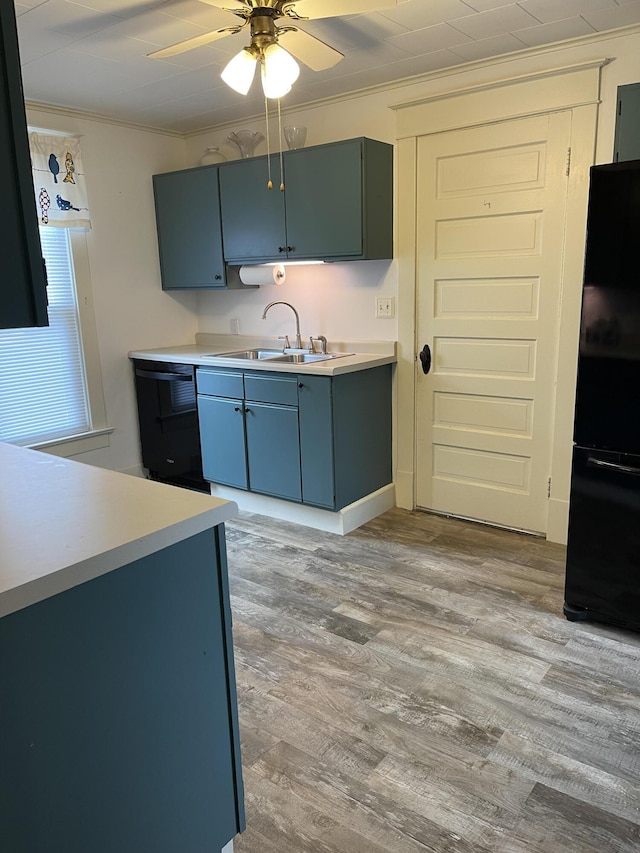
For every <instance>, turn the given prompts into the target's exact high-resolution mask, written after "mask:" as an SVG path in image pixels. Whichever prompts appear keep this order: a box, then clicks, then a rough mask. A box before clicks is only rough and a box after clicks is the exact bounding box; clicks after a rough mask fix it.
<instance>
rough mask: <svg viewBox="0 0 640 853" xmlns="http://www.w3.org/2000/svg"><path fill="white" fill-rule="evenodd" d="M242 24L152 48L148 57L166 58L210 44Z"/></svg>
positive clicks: (236, 29) (240, 27)
mask: <svg viewBox="0 0 640 853" xmlns="http://www.w3.org/2000/svg"><path fill="white" fill-rule="evenodd" d="M243 26H244V24H239V25H238V26H237V27H227V28H226V29H223V30H212V31H211V32H210V33H203V34H202V35H201V36H195V37H194V38H190V39H184V41H179V42H177V43H176V44H170V45H169V46H168V47H161V48H160V50H154V51H152V52H151V53H148V54H147V56H148V57H149V58H150V59H166V58H167V57H169V56H177V55H178V54H179V53H184V52H185V51H187V50H193V49H194V48H196V47H203V45H205V44H211V42H212V41H217V40H218V39H221V38H224V37H225V36H228V35H231V34H232V33H236V32H238V30H240V29H242V27H243Z"/></svg>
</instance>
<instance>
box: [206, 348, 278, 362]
mask: <svg viewBox="0 0 640 853" xmlns="http://www.w3.org/2000/svg"><path fill="white" fill-rule="evenodd" d="M281 355H282V350H281V349H245V350H240V351H239V352H212V353H209V354H208V355H205V356H203V358H246V359H252V360H253V359H263V358H277V357H278V356H281Z"/></svg>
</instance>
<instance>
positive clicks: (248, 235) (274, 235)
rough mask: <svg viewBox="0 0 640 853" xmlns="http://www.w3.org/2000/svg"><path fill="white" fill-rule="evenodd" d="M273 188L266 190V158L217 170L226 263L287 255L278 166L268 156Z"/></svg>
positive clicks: (273, 158) (277, 162)
mask: <svg viewBox="0 0 640 853" xmlns="http://www.w3.org/2000/svg"><path fill="white" fill-rule="evenodd" d="M271 163H272V166H271V171H272V174H273V189H268V187H267V181H268V168H267V158H266V157H252V158H249V159H247V160H238V161H236V162H235V163H230V164H228V165H226V164H225V165H224V166H223V168H221V169H220V203H221V207H222V233H223V240H224V256H225V259H226V260H227V262H228V263H244V262H251V263H256V262H260V261H273V260H282V259H283V258H284V257H286V246H287V243H286V238H285V226H284V193H282V192H280V189H279V187H280V165H279V160H278V158H277V157H275V156H274V157H272V158H271Z"/></svg>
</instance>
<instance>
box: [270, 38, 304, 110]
mask: <svg viewBox="0 0 640 853" xmlns="http://www.w3.org/2000/svg"><path fill="white" fill-rule="evenodd" d="M299 74H300V66H299V65H298V63H297V62H296V61H295V59H294V58H293V56H291V54H290V53H287V51H286V50H285V49H284V48H282V47H280V45H279V44H270V45H269V47H267V48H265V50H264V51H263V54H262V88H263V90H264V94H265V95H266V97H267V98H281V97H282V96H283V95H286V94H287V92H289V91H291V87H292V85H293V84H294V83H295V81H296V80H297V79H298V75H299Z"/></svg>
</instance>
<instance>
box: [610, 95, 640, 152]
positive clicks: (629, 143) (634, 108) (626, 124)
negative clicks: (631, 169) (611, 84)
mask: <svg viewBox="0 0 640 853" xmlns="http://www.w3.org/2000/svg"><path fill="white" fill-rule="evenodd" d="M613 160H614V162H615V163H618V162H619V161H621V160H640V83H630V84H629V85H628V86H618V109H617V113H616V135H615V141H614V144H613Z"/></svg>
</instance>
